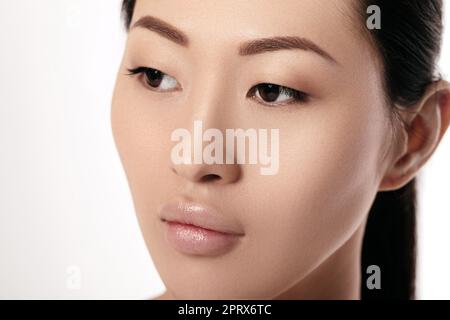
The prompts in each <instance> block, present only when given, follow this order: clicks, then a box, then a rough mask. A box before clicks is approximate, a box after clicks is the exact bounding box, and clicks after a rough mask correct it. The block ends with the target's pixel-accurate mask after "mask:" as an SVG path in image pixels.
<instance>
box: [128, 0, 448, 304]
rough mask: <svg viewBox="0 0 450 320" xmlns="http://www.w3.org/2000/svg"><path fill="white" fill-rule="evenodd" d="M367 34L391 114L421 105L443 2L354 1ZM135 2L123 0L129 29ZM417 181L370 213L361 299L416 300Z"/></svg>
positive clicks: (382, 196)
mask: <svg viewBox="0 0 450 320" xmlns="http://www.w3.org/2000/svg"><path fill="white" fill-rule="evenodd" d="M355 1H357V2H358V13H359V16H360V18H361V23H362V25H363V26H364V31H363V32H365V33H366V35H368V36H369V40H370V42H371V43H372V44H373V45H374V47H375V49H376V51H377V52H378V55H379V57H380V58H381V61H382V65H383V69H384V83H383V86H384V88H385V92H386V98H387V99H386V100H387V102H388V104H389V105H390V109H391V110H392V115H394V116H397V117H396V118H397V119H399V120H400V118H399V117H398V113H397V112H396V105H398V106H402V107H409V106H412V105H414V104H415V103H417V102H418V101H419V100H420V99H421V97H422V95H423V94H424V92H425V90H426V87H427V86H428V85H430V84H431V83H432V82H433V81H434V80H436V79H435V75H434V72H435V63H436V60H437V57H438V55H439V52H440V46H441V36H442V29H443V26H442V0H395V1H392V0H363V1H361V2H359V0H355ZM135 4H136V0H123V2H122V14H123V17H124V21H125V26H126V28H127V29H129V27H130V23H131V19H132V17H133V11H134V6H135ZM371 5H376V6H378V7H379V8H380V12H381V28H380V29H373V30H369V29H368V28H366V27H365V26H366V19H367V18H368V14H367V12H366V9H367V8H368V7H369V6H371ZM416 180H417V178H414V179H412V180H411V181H410V182H409V183H407V184H406V185H405V186H403V187H402V188H400V189H398V190H394V191H385V192H378V194H377V195H376V198H375V200H374V203H373V204H372V207H371V209H370V212H369V216H368V220H367V225H366V230H365V234H364V240H363V248H362V256H361V272H362V281H361V298H362V299H371V298H383V299H386V298H387V299H392V298H394V299H413V298H414V297H415V285H414V284H415V270H416V190H415V186H416ZM370 265H377V266H378V267H380V270H381V289H380V290H369V289H368V287H367V285H366V281H365V279H367V274H366V270H367V267H368V266H370Z"/></svg>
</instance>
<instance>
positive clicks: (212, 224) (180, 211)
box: [159, 200, 244, 236]
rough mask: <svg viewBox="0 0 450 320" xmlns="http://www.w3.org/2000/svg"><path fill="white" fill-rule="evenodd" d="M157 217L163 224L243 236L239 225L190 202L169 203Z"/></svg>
mask: <svg viewBox="0 0 450 320" xmlns="http://www.w3.org/2000/svg"><path fill="white" fill-rule="evenodd" d="M159 216H160V219H161V220H162V221H164V222H177V223H180V224H185V225H192V226H196V227H200V228H203V229H207V230H210V231H215V232H220V233H224V234H229V235H235V236H242V235H244V231H243V229H242V227H241V226H240V225H239V224H237V223H236V222H233V221H231V219H227V218H225V217H224V216H223V215H222V214H220V213H219V212H218V210H216V209H215V208H213V207H210V206H207V205H204V204H200V203H196V202H192V201H184V200H176V201H172V202H169V203H167V204H165V205H163V206H162V207H160V210H159Z"/></svg>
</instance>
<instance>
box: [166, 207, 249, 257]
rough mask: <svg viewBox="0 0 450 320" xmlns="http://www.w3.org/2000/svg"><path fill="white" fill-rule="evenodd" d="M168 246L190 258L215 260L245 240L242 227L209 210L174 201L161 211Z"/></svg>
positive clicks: (213, 210) (210, 208) (215, 211)
mask: <svg viewBox="0 0 450 320" xmlns="http://www.w3.org/2000/svg"><path fill="white" fill-rule="evenodd" d="M159 217H160V219H161V221H162V222H163V224H164V226H165V231H166V232H165V236H166V240H167V242H168V243H169V244H170V245H171V246H172V247H174V249H176V250H177V251H179V252H181V253H185V254H190V255H205V256H217V255H221V254H224V253H226V252H229V251H230V250H231V249H232V248H234V247H235V245H236V244H237V243H238V242H239V239H240V238H242V237H243V236H244V231H243V229H242V227H241V226H240V225H239V224H238V223H237V222H236V221H233V220H232V219H230V218H228V217H225V216H224V215H223V214H221V213H220V212H219V211H218V210H217V209H215V208H214V207H211V206H207V205H204V204H200V203H197V202H192V201H185V200H175V201H171V202H169V203H166V204H164V205H163V206H161V207H160V210H159Z"/></svg>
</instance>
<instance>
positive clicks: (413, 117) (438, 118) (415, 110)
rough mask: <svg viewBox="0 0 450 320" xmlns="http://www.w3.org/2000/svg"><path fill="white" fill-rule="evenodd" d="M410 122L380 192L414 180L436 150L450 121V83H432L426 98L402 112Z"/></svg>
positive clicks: (442, 81) (407, 121)
mask: <svg viewBox="0 0 450 320" xmlns="http://www.w3.org/2000/svg"><path fill="white" fill-rule="evenodd" d="M411 111H412V112H411ZM401 114H402V117H403V118H404V120H405V121H406V123H407V126H406V128H402V129H401V130H402V138H404V139H402V140H401V141H399V142H398V143H399V145H398V146H397V148H396V150H393V151H394V152H395V154H396V156H395V157H394V158H393V161H392V163H391V164H390V166H389V167H388V170H387V171H386V173H385V175H384V177H383V179H382V181H381V183H380V186H379V191H392V190H397V189H399V188H401V187H403V186H405V185H406V184H407V183H408V182H409V181H411V180H412V179H413V178H414V177H415V176H416V174H417V173H418V171H419V170H420V169H421V168H422V167H423V165H424V164H425V163H426V162H427V161H428V159H429V158H430V157H431V155H432V154H433V153H434V151H435V150H436V147H437V146H438V145H439V142H440V140H441V139H442V137H443V135H444V133H445V131H446V129H447V128H448V125H449V121H450V85H449V83H448V82H447V81H444V80H440V81H437V82H433V83H432V84H431V85H430V86H429V87H428V88H427V90H426V92H425V94H424V96H423V98H422V99H421V100H420V101H419V102H418V103H417V104H416V105H414V106H411V107H409V108H408V109H406V111H404V112H401Z"/></svg>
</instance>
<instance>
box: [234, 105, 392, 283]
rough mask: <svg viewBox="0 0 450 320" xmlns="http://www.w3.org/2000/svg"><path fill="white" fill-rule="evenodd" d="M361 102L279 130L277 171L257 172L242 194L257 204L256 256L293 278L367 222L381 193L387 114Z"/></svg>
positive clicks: (253, 222)
mask: <svg viewBox="0 0 450 320" xmlns="http://www.w3.org/2000/svg"><path fill="white" fill-rule="evenodd" d="M358 108H359V109H361V108H360V106H354V108H353V107H348V112H329V113H328V114H327V115H325V114H319V112H317V116H316V115H313V113H311V116H307V115H306V114H305V118H304V119H301V118H297V119H296V120H297V122H296V123H295V124H292V126H291V125H290V124H289V126H285V127H284V129H282V130H280V160H279V163H280V169H279V172H278V174H277V175H275V176H256V175H255V178H254V179H255V180H254V182H253V183H252V185H251V189H252V193H251V194H252V195H250V198H248V199H245V200H244V199H241V200H242V201H245V202H247V203H251V204H252V205H254V207H253V209H252V214H251V215H246V217H245V218H246V219H247V221H246V224H247V225H248V226H249V233H250V236H251V237H252V233H253V237H254V238H255V239H257V241H254V243H252V245H254V250H249V252H256V253H257V254H255V255H254V256H252V257H251V258H249V259H251V260H254V261H258V262H259V263H260V264H261V265H262V266H263V267H262V268H264V266H267V261H271V263H270V264H269V266H268V268H279V269H278V270H284V271H283V272H285V273H284V274H285V275H286V279H287V280H288V279H295V278H296V277H297V279H298V277H302V276H304V275H305V274H307V273H308V272H309V271H311V269H312V268H314V267H315V266H316V265H317V263H319V262H321V261H322V260H323V259H324V258H325V257H327V256H328V255H329V254H331V253H332V252H333V251H334V250H336V249H337V248H338V247H340V246H341V245H343V244H344V243H345V241H346V240H347V239H348V238H349V237H350V236H351V235H352V234H353V233H354V232H355V231H356V230H357V228H358V227H359V226H360V225H361V223H362V222H363V221H364V218H365V216H366V214H367V212H368V210H369V209H370V205H371V203H372V201H373V199H374V197H375V195H376V192H377V166H378V158H379V157H380V150H381V149H382V148H381V147H382V145H383V143H382V141H383V135H384V133H385V130H386V125H385V121H386V120H385V119H384V118H383V115H382V114H381V113H379V112H374V113H370V112H368V110H366V111H364V112H360V111H357V110H359V109H358ZM307 117H309V118H307ZM315 117H317V118H315ZM303 121H304V122H303ZM249 187H250V186H249ZM245 202H244V203H245ZM258 247H263V248H265V250H264V253H261V250H258Z"/></svg>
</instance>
